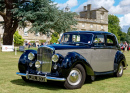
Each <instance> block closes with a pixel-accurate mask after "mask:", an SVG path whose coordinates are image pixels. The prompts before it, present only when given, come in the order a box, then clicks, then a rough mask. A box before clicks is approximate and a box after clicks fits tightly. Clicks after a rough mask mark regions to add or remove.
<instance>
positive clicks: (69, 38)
mask: <svg viewBox="0 0 130 93" xmlns="http://www.w3.org/2000/svg"><path fill="white" fill-rule="evenodd" d="M92 36H93V35H92V34H63V36H62V38H61V41H60V43H85V44H91V43H92Z"/></svg>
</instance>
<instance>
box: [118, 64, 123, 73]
mask: <svg viewBox="0 0 130 93" xmlns="http://www.w3.org/2000/svg"><path fill="white" fill-rule="evenodd" d="M122 72H123V68H122V65H120V67H119V74H120V75H121V74H122Z"/></svg>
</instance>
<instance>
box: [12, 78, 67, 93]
mask: <svg viewBox="0 0 130 93" xmlns="http://www.w3.org/2000/svg"><path fill="white" fill-rule="evenodd" d="M10 82H11V83H13V84H16V85H20V86H30V87H37V88H39V89H47V90H54V91H57V90H60V89H64V86H63V82H56V81H48V82H36V81H31V82H25V81H23V80H22V79H15V80H12V81H10Z"/></svg>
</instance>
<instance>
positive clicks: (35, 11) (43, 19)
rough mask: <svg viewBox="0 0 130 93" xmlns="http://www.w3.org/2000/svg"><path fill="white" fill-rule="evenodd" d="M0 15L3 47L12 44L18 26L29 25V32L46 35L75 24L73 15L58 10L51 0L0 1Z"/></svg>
mask: <svg viewBox="0 0 130 93" xmlns="http://www.w3.org/2000/svg"><path fill="white" fill-rule="evenodd" d="M0 15H1V16H2V17H3V19H4V34H3V44H4V45H11V44H12V40H13V34H14V33H15V31H16V29H17V28H18V25H19V27H23V28H25V27H26V25H27V23H31V25H32V27H31V28H30V30H29V31H31V32H33V31H35V32H36V33H37V32H41V33H42V34H48V33H50V32H51V31H52V30H54V31H57V32H58V33H60V32H62V31H66V28H67V29H68V28H70V27H71V25H74V24H76V20H75V19H74V16H75V14H74V13H71V12H63V10H59V9H58V7H57V6H56V4H54V3H53V2H52V1H51V0H28V1H27V0H0ZM63 28H64V29H63Z"/></svg>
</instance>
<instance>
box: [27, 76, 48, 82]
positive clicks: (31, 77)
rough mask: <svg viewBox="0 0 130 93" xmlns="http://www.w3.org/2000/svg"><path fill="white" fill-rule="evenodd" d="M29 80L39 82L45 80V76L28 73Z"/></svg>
mask: <svg viewBox="0 0 130 93" xmlns="http://www.w3.org/2000/svg"><path fill="white" fill-rule="evenodd" d="M29 80H33V81H39V82H47V79H46V77H41V76H32V75H29Z"/></svg>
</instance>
